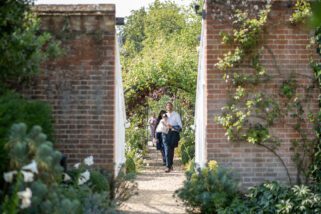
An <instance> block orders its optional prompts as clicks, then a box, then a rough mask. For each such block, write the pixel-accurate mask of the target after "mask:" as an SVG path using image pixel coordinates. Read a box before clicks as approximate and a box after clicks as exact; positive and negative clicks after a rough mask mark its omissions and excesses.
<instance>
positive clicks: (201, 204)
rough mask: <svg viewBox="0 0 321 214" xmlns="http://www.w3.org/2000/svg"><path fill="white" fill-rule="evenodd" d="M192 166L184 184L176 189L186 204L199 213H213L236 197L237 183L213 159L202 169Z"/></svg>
mask: <svg viewBox="0 0 321 214" xmlns="http://www.w3.org/2000/svg"><path fill="white" fill-rule="evenodd" d="M194 167H195V166H194V164H191V166H190V168H189V169H188V170H187V172H186V180H185V181H184V186H183V187H182V188H181V189H179V190H177V191H176V194H177V196H178V197H179V198H181V199H182V200H183V201H184V203H185V204H186V205H187V206H189V207H190V208H192V209H195V208H196V209H197V208H198V209H200V211H201V213H215V212H216V211H217V210H218V209H224V208H226V207H228V206H229V205H230V203H231V202H232V201H234V200H236V199H237V198H238V183H237V182H236V181H235V180H234V179H232V175H231V173H230V172H229V171H227V170H225V169H223V168H222V167H218V166H217V163H216V162H215V161H210V162H209V164H208V167H205V168H203V169H198V170H195V169H194Z"/></svg>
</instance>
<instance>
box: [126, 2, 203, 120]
mask: <svg viewBox="0 0 321 214" xmlns="http://www.w3.org/2000/svg"><path fill="white" fill-rule="evenodd" d="M200 22H201V17H199V16H198V15H196V14H195V12H194V11H193V10H192V7H189V8H182V7H180V6H178V5H176V4H175V3H173V2H171V1H167V2H160V1H159V0H156V1H155V2H154V3H153V4H151V5H150V6H149V7H148V8H147V9H145V8H141V9H140V10H137V11H133V13H132V14H131V15H130V16H129V17H128V19H127V23H126V25H125V26H124V28H123V29H122V30H121V36H122V37H123V47H122V52H121V55H122V66H123V79H124V88H125V97H126V107H127V113H128V114H129V115H131V114H132V113H133V112H134V111H136V110H137V109H139V108H140V107H141V106H145V105H147V98H152V99H154V100H157V99H159V98H160V97H161V96H162V95H165V94H166V95H168V96H170V97H175V98H176V99H180V100H181V101H182V103H186V105H189V106H192V105H193V103H194V99H195V91H196V77H197V62H198V52H197V46H198V44H199V40H198V37H199V35H200V31H201V24H200Z"/></svg>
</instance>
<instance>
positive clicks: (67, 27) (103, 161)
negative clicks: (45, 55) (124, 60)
mask: <svg viewBox="0 0 321 214" xmlns="http://www.w3.org/2000/svg"><path fill="white" fill-rule="evenodd" d="M34 10H35V12H36V13H37V15H38V16H39V17H40V20H41V30H42V31H49V32H50V33H51V34H52V35H53V36H54V37H56V38H57V39H59V40H61V41H62V47H63V49H64V51H65V54H64V56H63V57H60V58H59V59H56V60H53V61H48V62H46V63H44V64H43V66H42V73H41V75H40V77H39V78H37V79H36V80H35V84H34V86H33V87H32V89H29V90H26V91H25V92H26V93H25V94H27V96H28V97H31V98H35V99H41V100H46V101H48V102H49V103H50V104H51V105H52V107H53V114H54V128H55V147H56V148H58V149H59V150H60V151H61V152H62V153H63V154H65V155H66V156H67V158H68V163H69V165H71V164H74V163H77V162H80V161H81V160H82V159H83V158H85V157H87V156H89V155H93V156H94V161H95V163H96V164H98V165H99V166H101V167H103V168H105V169H109V170H112V169H113V165H114V164H113V163H114V145H113V142H114V105H115V103H114V97H115V96H114V85H115V76H114V75H115V6H114V5H108V4H104V5H37V6H35V7H34Z"/></svg>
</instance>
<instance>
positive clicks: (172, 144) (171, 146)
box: [163, 102, 183, 173]
mask: <svg viewBox="0 0 321 214" xmlns="http://www.w3.org/2000/svg"><path fill="white" fill-rule="evenodd" d="M173 109H174V108H173V103H171V102H168V103H167V104H166V110H167V113H166V115H167V117H168V119H167V123H168V128H169V131H168V134H167V138H166V141H165V143H164V142H163V145H164V149H165V157H166V170H165V172H166V173H168V172H170V171H171V170H173V159H174V151H175V148H176V147H177V146H178V142H179V140H180V136H179V133H180V131H181V130H182V127H183V126H182V120H181V116H180V115H179V114H178V113H177V112H176V111H174V110H173Z"/></svg>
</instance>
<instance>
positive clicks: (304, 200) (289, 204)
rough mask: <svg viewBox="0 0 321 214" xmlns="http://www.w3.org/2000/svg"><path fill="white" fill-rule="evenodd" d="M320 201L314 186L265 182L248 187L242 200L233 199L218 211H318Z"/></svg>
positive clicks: (283, 213) (239, 213)
mask: <svg viewBox="0 0 321 214" xmlns="http://www.w3.org/2000/svg"><path fill="white" fill-rule="evenodd" d="M320 202H321V194H320V191H318V190H317V189H316V188H314V187H308V186H305V185H301V186H298V185H295V186H292V187H286V186H282V185H280V184H279V183H277V182H266V183H263V184H261V185H259V186H256V187H252V188H250V190H249V192H248V194H247V195H246V196H245V197H244V198H243V201H240V200H238V201H234V203H232V204H231V206H229V207H227V208H225V209H221V210H219V211H218V213H222V214H223V213H224V214H242V213H271V214H272V213H281V214H291V213H297V214H299V213H302V214H303V213H320V212H321V203H320Z"/></svg>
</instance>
